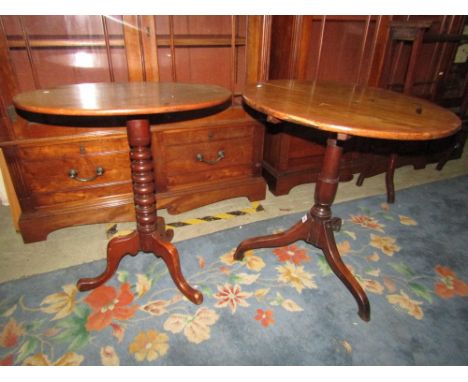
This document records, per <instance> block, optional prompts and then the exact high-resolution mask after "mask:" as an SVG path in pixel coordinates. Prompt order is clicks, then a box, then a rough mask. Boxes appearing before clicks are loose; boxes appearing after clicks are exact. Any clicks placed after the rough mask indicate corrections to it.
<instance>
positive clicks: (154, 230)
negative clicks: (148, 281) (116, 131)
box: [77, 119, 203, 304]
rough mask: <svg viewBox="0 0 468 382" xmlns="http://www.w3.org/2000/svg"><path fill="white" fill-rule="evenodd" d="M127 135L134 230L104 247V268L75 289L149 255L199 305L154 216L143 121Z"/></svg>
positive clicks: (150, 166) (102, 279)
mask: <svg viewBox="0 0 468 382" xmlns="http://www.w3.org/2000/svg"><path fill="white" fill-rule="evenodd" d="M127 135H128V142H129V145H130V161H131V172H132V181H133V194H134V200H135V213H136V223H137V229H136V231H134V232H132V233H131V234H129V235H127V236H123V237H116V238H114V239H112V240H111V241H109V243H108V245H107V267H106V269H105V271H104V272H103V273H102V274H101V275H99V276H97V277H94V278H86V279H81V280H79V281H78V284H77V286H78V289H79V290H80V291H86V290H90V289H94V288H96V287H98V286H99V285H101V284H103V283H105V282H106V281H107V280H109V279H110V278H111V277H112V276H113V275H114V273H115V272H116V271H117V268H118V266H119V263H120V261H121V260H122V259H123V258H124V257H125V256H126V255H131V256H135V255H136V254H137V253H138V252H140V251H143V252H152V253H154V254H155V255H156V256H158V257H161V258H162V259H163V261H164V262H165V263H166V266H167V268H168V270H169V274H170V275H171V277H172V279H173V281H174V283H175V285H176V286H177V288H178V289H179V290H180V291H181V292H182V293H183V294H184V295H185V296H186V297H187V298H188V299H189V300H190V301H192V302H193V303H194V304H201V303H202V301H203V295H202V294H201V293H200V292H198V291H197V290H195V289H193V288H192V287H191V286H190V285H189V284H188V283H187V281H186V280H185V278H184V276H183V274H182V270H181V267H180V260H179V253H178V252H177V249H176V248H175V247H174V245H172V244H170V243H169V241H170V240H171V239H172V237H173V231H172V230H166V229H165V224H164V219H163V218H161V217H158V216H157V209H156V195H155V183H154V174H153V161H152V154H151V133H150V125H149V121H148V120H147V119H137V120H129V121H128V122H127Z"/></svg>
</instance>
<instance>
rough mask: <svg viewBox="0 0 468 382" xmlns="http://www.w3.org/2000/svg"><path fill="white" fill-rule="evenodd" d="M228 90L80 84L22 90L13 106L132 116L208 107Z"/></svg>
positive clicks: (163, 84)
mask: <svg viewBox="0 0 468 382" xmlns="http://www.w3.org/2000/svg"><path fill="white" fill-rule="evenodd" d="M230 97H231V93H230V92H229V91H228V90H226V89H224V88H222V87H220V86H217V85H199V84H184V83H173V82H121V83H117V82H112V83H83V84H73V85H64V86H58V87H55V88H50V89H41V90H34V91H30V92H24V93H21V94H19V95H17V96H16V97H14V99H13V104H14V105H15V107H16V108H18V109H21V110H25V111H28V112H32V113H41V114H52V115H62V116H132V115H142V114H143V115H146V114H162V113H172V112H178V111H189V110H198V109H204V108H209V107H213V106H217V105H220V104H223V103H224V102H226V101H227V100H228V99H229V98H230Z"/></svg>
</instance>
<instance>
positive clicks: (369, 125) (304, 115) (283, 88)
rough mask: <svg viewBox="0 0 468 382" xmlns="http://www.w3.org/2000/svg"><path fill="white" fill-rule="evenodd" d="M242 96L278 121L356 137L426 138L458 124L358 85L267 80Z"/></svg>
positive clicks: (439, 112)
mask: <svg viewBox="0 0 468 382" xmlns="http://www.w3.org/2000/svg"><path fill="white" fill-rule="evenodd" d="M243 98H244V101H245V102H246V103H247V104H248V105H249V106H250V107H252V108H254V109H256V110H258V111H261V112H263V113H265V114H267V115H268V116H271V117H274V118H277V119H280V120H282V121H289V122H293V123H297V124H300V125H304V126H310V127H313V128H317V129H320V130H325V131H330V132H334V133H342V134H347V135H354V136H361V137H369V138H382V139H396V140H428V139H437V138H442V137H446V136H449V135H452V134H454V133H455V132H456V131H457V130H459V129H460V126H461V121H460V119H459V118H458V117H457V116H456V115H455V114H454V113H452V112H451V111H449V110H447V109H444V108H442V107H440V106H437V105H435V104H433V103H430V102H428V101H425V100H423V99H420V98H416V97H410V96H407V95H404V94H400V93H396V92H392V91H388V90H384V89H379V88H372V87H364V86H359V85H348V84H338V83H333V82H314V81H297V80H272V81H266V82H259V83H257V84H251V85H248V86H247V88H246V90H245V92H244V95H243Z"/></svg>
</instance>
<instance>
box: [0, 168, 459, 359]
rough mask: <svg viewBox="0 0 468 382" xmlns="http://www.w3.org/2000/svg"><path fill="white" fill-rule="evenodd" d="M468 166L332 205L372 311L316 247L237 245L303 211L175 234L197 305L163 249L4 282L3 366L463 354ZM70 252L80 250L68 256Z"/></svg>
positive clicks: (345, 253) (0, 297)
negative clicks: (464, 173)
mask: <svg viewBox="0 0 468 382" xmlns="http://www.w3.org/2000/svg"><path fill="white" fill-rule="evenodd" d="M467 189H468V177H459V178H455V179H451V180H447V181H443V182H437V183H430V184H427V185H424V186H419V187H415V188H410V189H406V190H402V191H398V192H397V198H396V199H397V202H396V204H395V205H387V204H386V203H384V200H385V199H384V196H383V195H382V196H377V197H372V198H367V199H362V200H356V201H351V202H347V203H343V204H337V205H335V206H334V207H333V211H334V216H339V217H341V218H342V219H343V226H342V228H341V231H340V232H339V233H337V234H336V241H337V244H338V247H339V249H340V252H341V254H342V257H343V260H344V262H345V263H346V264H347V266H348V267H349V268H350V270H351V271H352V272H353V273H354V274H355V276H356V278H357V279H358V281H359V282H360V283H361V285H362V286H363V288H364V289H365V290H366V292H367V294H368V296H369V300H370V304H371V321H370V322H369V323H365V322H363V321H361V320H360V319H359V317H358V316H357V306H356V303H355V301H354V299H353V298H352V296H351V295H350V293H349V292H348V291H347V289H346V288H345V287H344V286H343V284H342V283H341V282H340V281H339V280H338V278H337V277H336V276H335V275H334V274H333V273H332V271H331V270H330V268H329V267H328V265H327V263H326V261H325V259H324V257H323V255H322V254H321V252H320V251H319V250H318V249H316V248H314V247H312V246H310V245H307V244H305V243H304V242H297V243H295V244H293V245H291V246H288V247H285V248H276V249H262V250H255V251H250V252H248V253H247V254H246V256H245V259H244V261H242V262H234V261H233V260H232V253H233V250H234V248H235V247H236V245H237V244H238V243H239V242H240V241H241V240H243V239H244V238H247V237H251V236H257V235H263V234H266V233H272V232H277V231H280V230H282V229H285V228H288V227H289V226H290V225H291V224H292V223H294V222H296V221H297V220H298V219H300V217H301V216H302V215H303V214H295V215H289V216H284V217H279V218H275V219H271V220H267V221H263V222H258V223H253V224H249V225H246V226H243V227H238V228H234V229H230V230H226V231H222V232H217V233H214V234H211V235H207V236H204V237H201V238H196V239H191V240H186V241H184V242H181V243H178V244H177V248H178V250H179V253H180V254H181V261H182V269H183V272H184V274H185V276H186V278H187V279H188V281H189V282H190V283H191V285H193V286H196V287H197V288H198V289H199V290H200V291H202V292H203V294H204V303H203V304H202V305H201V306H195V305H193V304H191V303H190V302H189V301H188V300H186V299H185V298H183V297H182V295H181V294H180V293H179V292H178V291H177V289H176V288H175V287H174V285H173V284H172V281H171V279H170V277H169V275H168V272H167V270H166V267H165V266H164V264H163V262H162V260H160V259H156V258H155V257H154V256H153V255H151V254H140V255H138V256H137V257H135V258H133V257H126V258H124V260H123V261H122V263H121V264H120V268H119V272H118V274H117V275H115V276H114V278H113V279H111V281H109V282H108V283H107V284H105V285H103V286H101V287H99V288H97V289H95V290H94V291H91V292H87V293H80V292H78V291H77V290H76V288H75V285H74V283H75V282H76V280H77V279H78V278H80V277H88V276H93V275H97V274H98V273H101V271H102V270H103V268H104V267H105V262H104V261H100V262H95V263H92V264H86V265H82V266H78V267H73V268H69V269H66V270H62V271H56V272H52V273H48V274H45V275H40V276H35V277H31V278H28V279H23V280H19V281H14V282H8V283H4V284H2V285H0V363H1V364H2V365H466V364H468V298H467V297H468V256H467V252H466V248H467V244H466V243H467V239H468V224H467V222H468V221H467V220H468V214H467V211H468V193H467V192H466V190H467ZM63 255H64V256H73V254H71V253H70V254H63Z"/></svg>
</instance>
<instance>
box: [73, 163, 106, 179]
mask: <svg viewBox="0 0 468 382" xmlns="http://www.w3.org/2000/svg"><path fill="white" fill-rule="evenodd" d="M104 172H105V170H104V167H101V166H99V167H96V175H93V176H90V177H89V178H81V177H79V176H78V170H75V169H74V168H72V169H70V170H68V177H69V178H71V179H74V180H76V181H78V182H92V181H93V180H95V179H96V178H97V177H99V176H102V175H103V174H104Z"/></svg>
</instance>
